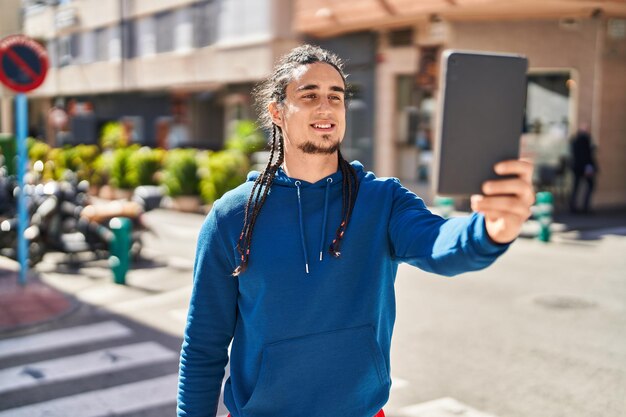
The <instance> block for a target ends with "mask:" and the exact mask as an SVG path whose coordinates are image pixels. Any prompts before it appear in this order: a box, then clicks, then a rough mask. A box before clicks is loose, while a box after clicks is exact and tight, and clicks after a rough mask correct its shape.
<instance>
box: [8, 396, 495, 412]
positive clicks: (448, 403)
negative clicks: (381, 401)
mask: <svg viewBox="0 0 626 417" xmlns="http://www.w3.org/2000/svg"><path fill="white" fill-rule="evenodd" d="M398 415H400V416H402V417H447V416H460V415H462V416H463V417H496V416H494V415H493V414H487V413H484V412H482V411H478V410H475V409H473V408H471V407H469V406H467V405H465V404H463V403H462V402H460V401H458V400H455V399H454V398H450V397H444V398H440V399H438V400H433V401H428V402H425V403H420V404H414V405H410V406H407V407H404V408H402V409H400V410H399V412H398ZM0 417H2V416H1V415H0Z"/></svg>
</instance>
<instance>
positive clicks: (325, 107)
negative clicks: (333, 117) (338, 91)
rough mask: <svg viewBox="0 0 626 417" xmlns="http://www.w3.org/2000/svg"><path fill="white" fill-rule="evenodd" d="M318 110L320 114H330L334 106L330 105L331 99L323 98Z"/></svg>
mask: <svg viewBox="0 0 626 417" xmlns="http://www.w3.org/2000/svg"><path fill="white" fill-rule="evenodd" d="M317 109H318V112H320V113H324V112H326V113H330V111H331V109H332V106H331V104H330V99H329V98H328V97H322V98H321V99H320V100H319V105H318V107H317Z"/></svg>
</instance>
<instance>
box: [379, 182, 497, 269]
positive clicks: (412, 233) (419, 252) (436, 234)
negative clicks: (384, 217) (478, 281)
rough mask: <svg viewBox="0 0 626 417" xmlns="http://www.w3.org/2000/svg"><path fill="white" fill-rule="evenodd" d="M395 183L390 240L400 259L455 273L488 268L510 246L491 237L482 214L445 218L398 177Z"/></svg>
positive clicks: (393, 253)
mask: <svg viewBox="0 0 626 417" xmlns="http://www.w3.org/2000/svg"><path fill="white" fill-rule="evenodd" d="M394 186H395V188H394V194H393V207H392V210H391V218H390V221H389V240H390V245H391V249H392V256H393V257H394V259H395V260H396V261H397V262H406V263H408V264H410V265H413V266H416V267H418V268H421V269H423V270H424V271H428V272H434V273H436V274H440V275H447V276H453V275H457V274H461V273H463V272H469V271H475V270H479V269H483V268H486V267H487V266H489V265H491V264H492V263H493V262H494V261H495V260H496V258H497V257H498V256H500V255H501V254H503V253H504V252H505V251H506V249H507V248H508V247H509V245H508V244H507V245H502V244H498V243H495V242H494V241H492V240H491V238H490V237H489V235H488V234H487V230H486V229H485V218H484V216H483V215H482V214H479V213H473V214H472V215H469V216H465V217H455V218H451V219H447V220H445V219H443V218H441V217H439V216H437V215H435V214H433V213H431V212H430V211H429V210H428V209H427V208H426V206H425V204H424V202H423V201H422V199H420V198H419V197H417V196H416V195H415V194H413V193H412V192H411V191H409V190H407V189H406V188H404V187H403V186H401V185H400V184H399V182H398V180H395V184H394Z"/></svg>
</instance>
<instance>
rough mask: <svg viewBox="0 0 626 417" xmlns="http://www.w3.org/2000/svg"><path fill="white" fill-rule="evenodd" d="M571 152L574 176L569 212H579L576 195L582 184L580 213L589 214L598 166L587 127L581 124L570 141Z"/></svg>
mask: <svg viewBox="0 0 626 417" xmlns="http://www.w3.org/2000/svg"><path fill="white" fill-rule="evenodd" d="M571 152H572V172H573V174H574V184H573V187H572V195H571V196H570V204H569V206H570V211H571V212H572V213H578V212H580V209H579V205H578V193H579V190H580V189H581V188H582V187H581V184H582V183H583V182H584V183H585V185H586V190H585V194H584V200H583V206H582V212H583V213H589V212H590V210H591V195H592V193H593V189H594V186H595V182H596V175H597V174H598V165H597V163H596V159H595V155H594V147H593V142H592V139H591V134H590V129H589V125H588V124H586V123H582V124H581V125H580V128H579V129H578V132H576V134H575V135H574V136H573V137H572V140H571Z"/></svg>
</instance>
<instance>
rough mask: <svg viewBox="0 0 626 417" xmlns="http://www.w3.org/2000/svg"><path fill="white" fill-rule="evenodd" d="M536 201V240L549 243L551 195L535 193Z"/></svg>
mask: <svg viewBox="0 0 626 417" xmlns="http://www.w3.org/2000/svg"><path fill="white" fill-rule="evenodd" d="M536 201H537V203H536V208H535V218H536V219H537V221H538V222H539V225H540V229H539V235H538V236H537V238H538V239H539V240H540V241H542V242H549V241H550V225H551V224H552V211H553V209H554V206H553V199H552V193H551V192H549V191H541V192H539V193H537V197H536Z"/></svg>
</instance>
